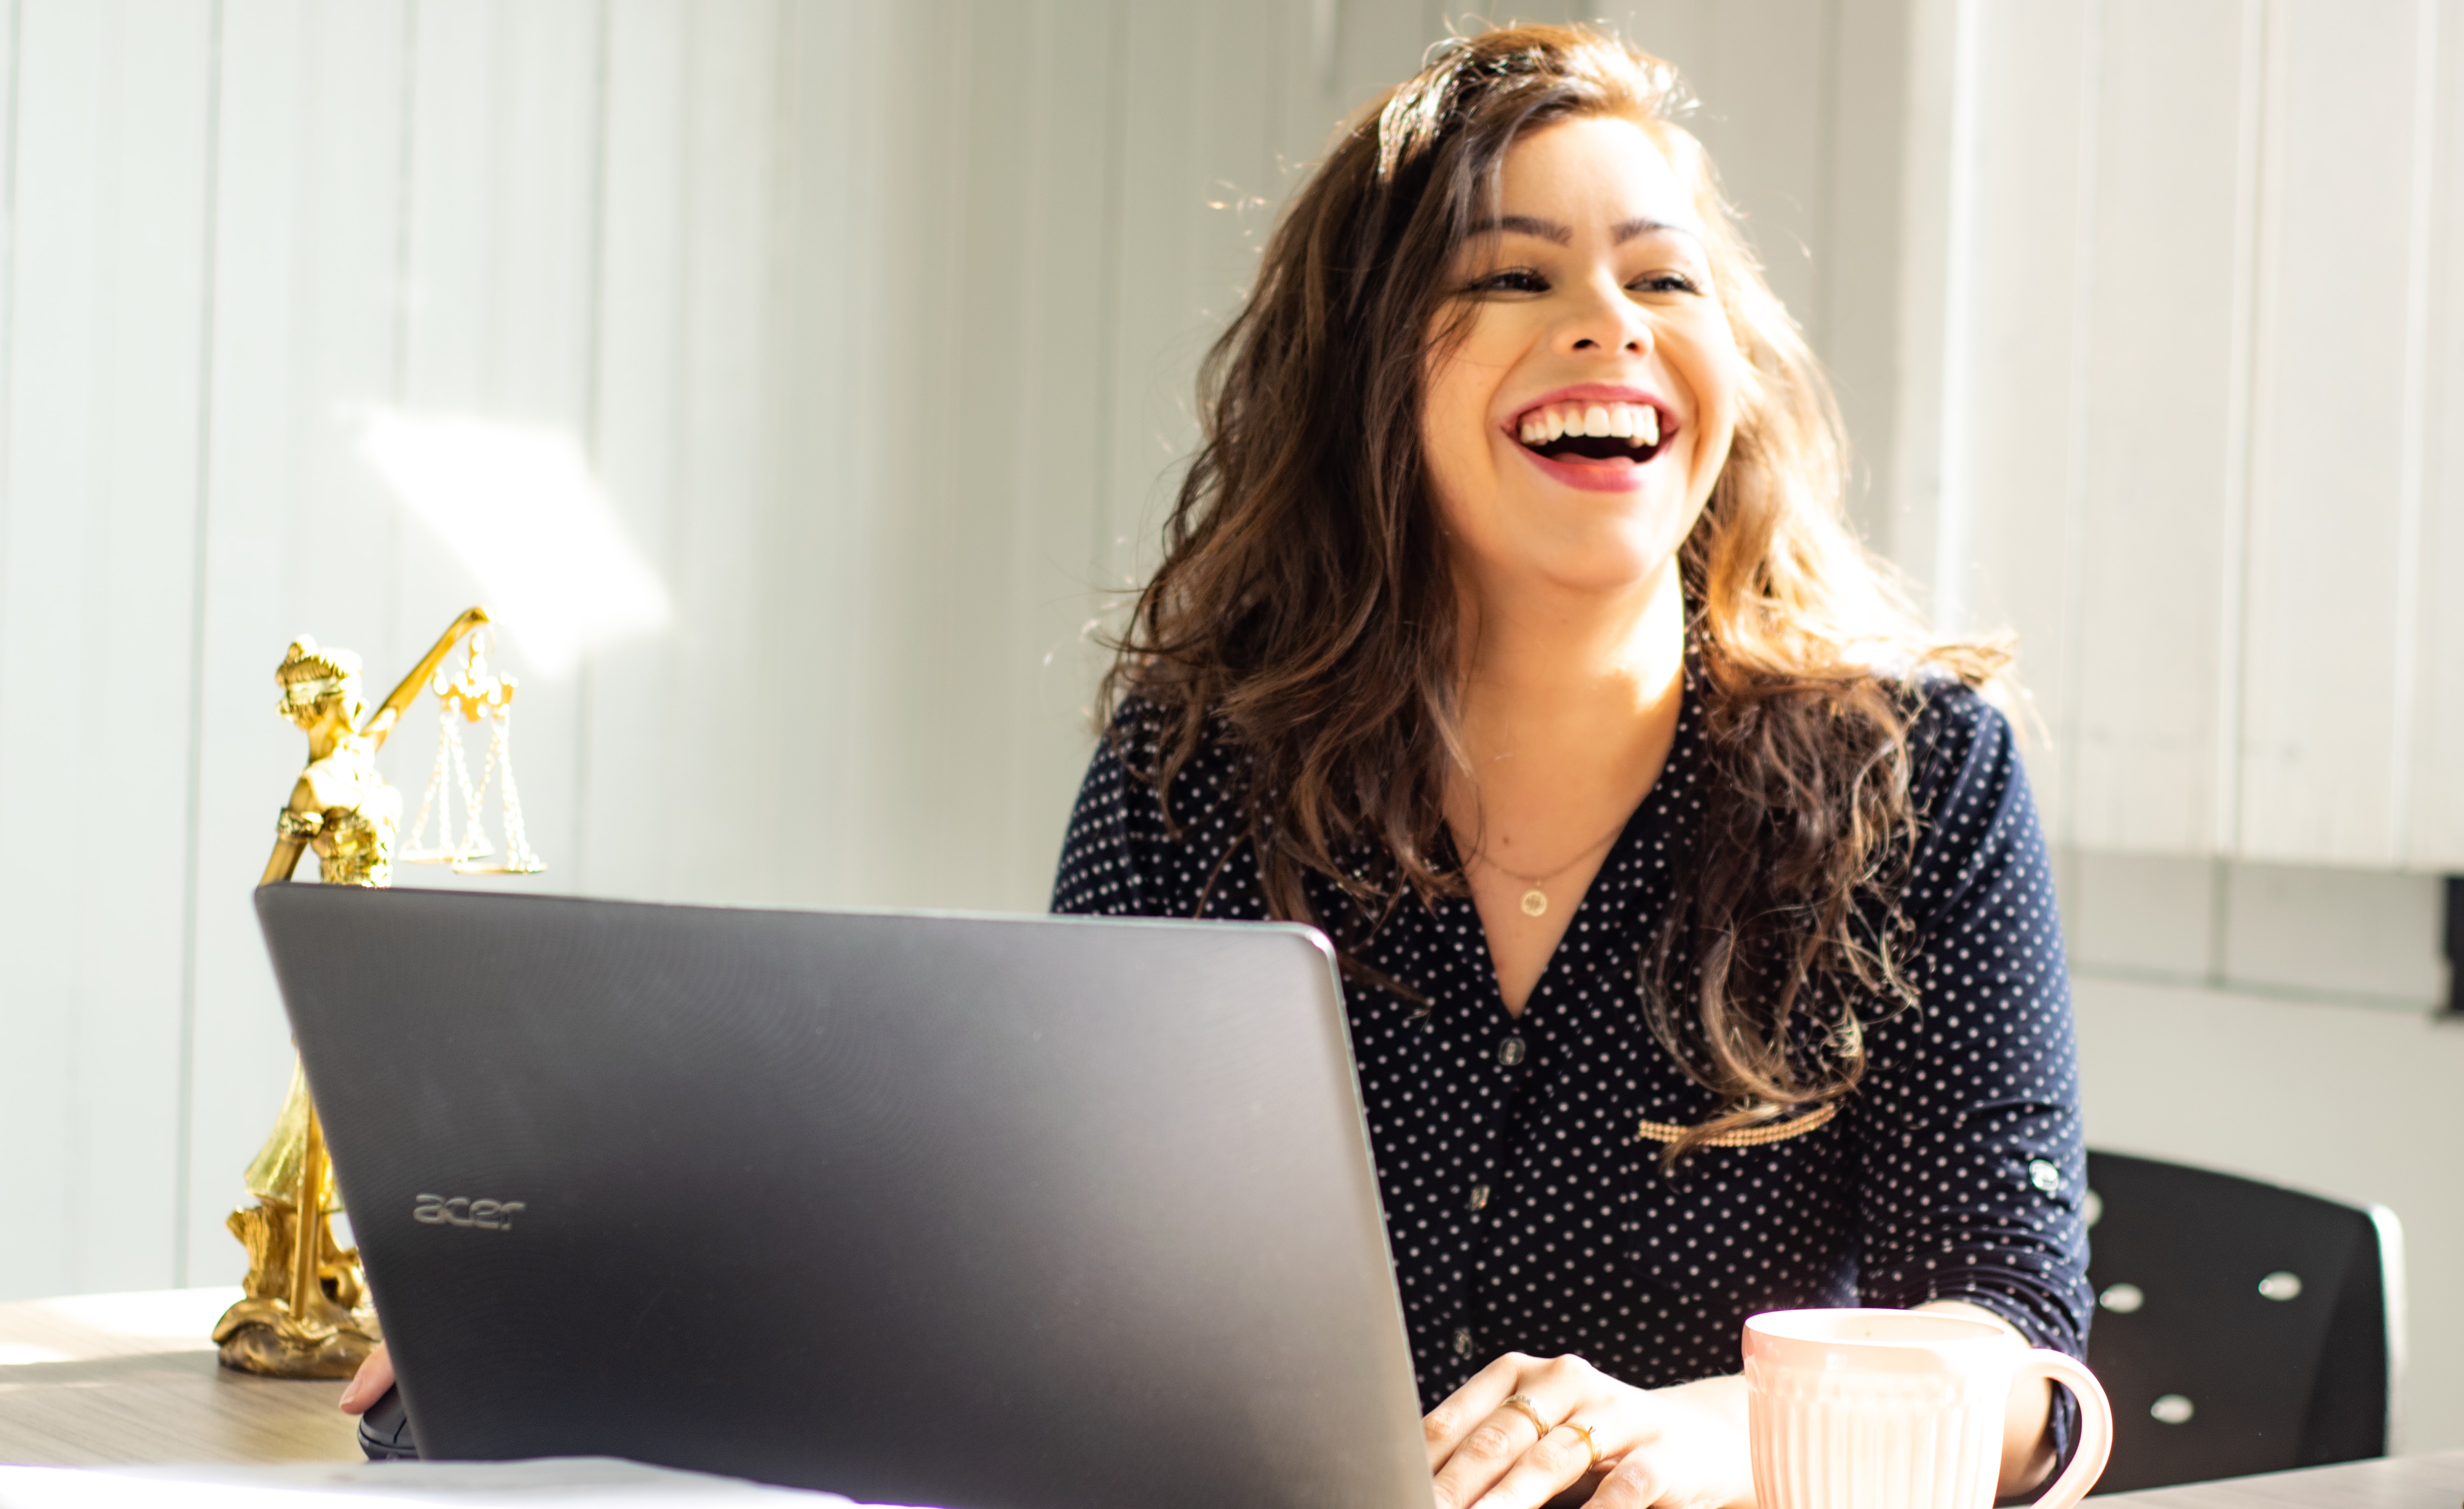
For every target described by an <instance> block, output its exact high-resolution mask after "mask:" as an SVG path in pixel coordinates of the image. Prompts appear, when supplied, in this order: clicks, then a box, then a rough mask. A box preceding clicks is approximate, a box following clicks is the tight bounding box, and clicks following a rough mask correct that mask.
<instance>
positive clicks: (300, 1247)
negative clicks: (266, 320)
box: [214, 608, 544, 1378]
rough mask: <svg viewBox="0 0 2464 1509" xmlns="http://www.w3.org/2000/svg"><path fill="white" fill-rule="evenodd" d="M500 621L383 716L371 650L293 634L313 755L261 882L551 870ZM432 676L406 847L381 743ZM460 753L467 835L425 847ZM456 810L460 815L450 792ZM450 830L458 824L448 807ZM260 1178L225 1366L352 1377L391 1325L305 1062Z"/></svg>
mask: <svg viewBox="0 0 2464 1509" xmlns="http://www.w3.org/2000/svg"><path fill="white" fill-rule="evenodd" d="M488 621H489V620H488V613H487V610H485V609H481V608H473V609H472V610H470V611H469V612H466V613H464V614H463V615H462V616H461V617H459V618H457V619H455V620H453V624H452V627H451V628H450V629H448V630H446V631H445V633H444V635H443V636H442V637H440V638H439V639H438V640H437V641H436V643H435V645H434V647H433V648H431V649H430V650H429V652H428V654H427V655H426V656H424V657H423V658H422V659H421V660H420V662H419V664H418V666H417V667H415V668H414V669H413V670H412V671H411V673H410V675H408V676H407V677H404V678H403V681H402V684H401V685H399V686H397V687H395V688H394V689H393V694H392V695H391V696H389V697H387V698H386V699H385V701H384V702H383V703H381V704H379V705H378V706H377V707H376V709H375V710H374V711H373V713H371V711H370V709H369V707H368V701H367V692H366V689H365V687H364V686H363V684H362V682H361V679H360V657H359V656H357V655H353V654H351V652H349V651H348V650H334V649H325V648H320V647H319V645H318V643H317V642H316V641H315V640H314V639H311V638H309V637H308V636H307V635H305V634H302V635H301V636H300V637H299V638H298V639H297V640H295V641H293V643H292V645H291V650H290V653H289V654H288V655H284V656H283V660H282V664H281V666H280V668H278V669H277V670H276V671H275V680H276V681H277V682H278V683H279V684H280V686H281V688H282V700H281V703H280V707H279V711H280V712H281V713H282V715H283V716H284V717H286V718H288V719H290V720H291V721H292V722H294V723H296V724H297V725H298V726H299V728H300V729H301V730H302V731H304V732H305V733H306V734H307V735H308V766H307V768H305V769H303V770H301V771H300V772H299V779H298V781H297V783H296V784H295V785H294V786H293V787H292V788H291V800H290V802H289V803H288V804H287V805H286V806H285V807H284V808H283V809H282V810H281V812H280V814H279V815H278V816H277V817H276V818H275V840H274V856H273V857H272V858H271V859H269V860H268V861H267V862H266V866H265V877H264V878H263V879H262V880H260V881H259V882H258V883H259V884H261V885H275V884H279V883H281V882H283V881H286V880H289V879H290V878H291V874H292V872H293V871H294V870H296V869H297V868H298V865H299V859H300V856H301V855H302V854H304V853H306V852H307V851H309V850H312V849H313V850H314V851H316V854H317V865H318V872H319V875H318V878H319V879H320V880H322V881H324V882H325V883H326V884H328V885H363V886H385V885H390V884H392V883H393V863H394V860H395V859H396V857H400V858H403V859H407V860H413V861H421V860H426V861H442V862H450V863H451V864H452V865H453V867H454V868H455V869H456V870H461V871H466V872H469V871H478V870H488V871H503V872H514V873H523V874H527V873H530V872H533V871H537V870H539V869H542V868H544V866H542V865H541V864H540V863H539V856H538V855H536V854H532V853H531V851H530V844H529V842H528V840H527V837H526V835H525V834H524V832H523V829H522V822H521V803H520V798H519V796H518V795H517V792H516V788H515V786H514V771H513V753H512V745H511V742H510V728H511V722H512V717H513V699H514V679H513V677H504V676H490V675H489V674H488V671H487V663H486V660H485V649H484V645H483V640H484V637H485V636H484V635H481V634H474V633H473V631H474V630H477V629H479V628H480V627H481V626H482V625H484V624H486V623H487V622H488ZM466 636H467V637H469V639H470V647H469V651H468V654H467V655H466V656H465V658H464V661H463V664H462V666H461V668H460V669H459V671H458V672H455V673H451V674H449V673H448V672H446V671H445V670H443V669H441V668H442V667H443V666H444V664H445V661H446V658H447V657H448V656H449V655H451V654H452V653H453V649H454V647H455V646H456V645H458V644H461V643H462V642H463V641H464V639H465V637H466ZM431 677H432V678H433V684H434V690H435V692H436V694H437V698H438V699H439V701H441V702H442V703H443V710H442V713H441V715H440V717H439V720H438V726H439V733H438V739H437V750H436V769H435V773H434V774H433V775H432V776H431V777H430V778H429V785H428V799H427V801H425V802H423V803H422V804H421V808H420V815H419V820H418V822H416V823H415V824H413V826H412V832H411V837H412V843H413V845H414V847H413V849H411V850H410V851H407V852H404V853H402V854H399V855H397V853H396V840H397V838H398V836H399V830H400V828H401V823H402V794H401V793H400V792H398V791H396V790H395V789H394V788H392V787H390V786H387V785H386V784H385V778H384V777H383V776H381V775H379V774H378V773H377V766H376V757H377V751H378V750H379V749H380V748H382V747H383V746H384V744H385V739H386V736H388V735H389V734H391V733H392V732H393V729H394V724H395V723H397V722H398V721H401V718H402V715H403V712H404V711H405V710H406V709H407V708H408V707H409V706H410V703H411V700H412V699H414V698H416V697H417V696H418V695H419V689H420V687H421V686H422V685H424V684H428V683H429V681H430V678H431ZM457 713H458V714H460V715H461V716H462V718H463V719H464V720H465V721H471V722H478V721H482V720H486V721H488V722H489V723H490V724H491V733H490V739H489V744H488V761H487V766H486V771H485V773H484V774H483V775H482V776H481V777H480V779H479V781H478V782H477V783H476V784H475V785H474V784H473V782H472V780H471V777H470V772H469V768H468V767H467V766H465V765H464V764H463V759H462V741H461V738H460V736H459V735H458V734H457V733H456V732H455V731H454V728H453V719H454V715H455V714H457ZM449 756H450V760H449ZM449 763H450V764H451V766H452V768H453V770H454V772H455V773H456V774H457V775H458V776H459V777H460V782H459V785H460V790H461V794H462V797H463V800H464V803H465V806H466V809H467V811H468V816H469V827H468V831H467V832H466V834H465V836H464V837H463V839H462V840H461V841H460V842H459V843H448V844H444V845H442V846H440V847H439V848H436V849H433V850H423V849H419V848H417V847H416V845H417V844H418V840H419V836H420V834H421V832H423V831H424V830H425V829H426V827H427V823H428V812H429V808H430V807H431V806H432V805H433V804H434V802H435V800H436V797H437V794H438V791H439V788H440V787H442V786H443V783H444V778H445V773H446V768H447V766H448V764H449ZM500 772H501V775H502V778H503V782H504V816H505V840H506V849H507V851H508V852H507V854H506V856H505V860H504V862H503V863H500V864H493V865H483V864H480V863H478V860H479V859H480V858H482V857H484V856H486V855H487V854H490V853H491V849H490V846H489V844H488V842H487V839H486V837H485V835H484V833H483V832H482V831H481V828H480V821H479V803H480V799H481V797H482V796H483V795H484V794H485V791H486V788H487V786H488V785H489V783H490V781H491V780H492V779H494V778H495V777H496V776H497V775H498V774H499V773H500ZM446 808H447V812H448V814H450V812H451V793H450V792H449V793H447V798H446ZM443 828H444V830H445V833H446V835H447V836H448V837H450V835H451V829H452V824H451V818H450V815H448V816H447V817H446V818H445V820H444V822H443ZM248 1187H249V1192H250V1193H252V1194H253V1195H255V1196H256V1204H255V1205H253V1206H250V1207H248V1208H246V1209H239V1210H234V1211H232V1212H231V1218H230V1220H229V1221H228V1222H227V1223H226V1224H228V1225H229V1226H230V1227H231V1234H232V1235H234V1236H236V1237H238V1238H239V1239H240V1243H241V1245H243V1246H245V1247H246V1248H247V1249H248V1278H247V1280H246V1291H247V1294H246V1298H242V1299H241V1300H240V1301H239V1302H238V1303H237V1304H234V1305H232V1306H231V1308H230V1309H229V1310H227V1311H225V1312H224V1313H223V1318H222V1319H221V1320H219V1321H217V1322H215V1325H214V1341H215V1342H216V1343H219V1344H220V1346H221V1349H222V1361H223V1365H224V1366H226V1367H236V1368H240V1369H243V1370H245V1371H248V1372H252V1373H267V1374H271V1375H273V1376H275V1377H278V1378H347V1377H349V1376H350V1375H351V1373H353V1372H354V1371H356V1370H357V1369H358V1367H359V1365H360V1363H361V1361H362V1360H363V1359H364V1358H365V1357H366V1356H367V1354H368V1351H369V1349H370V1348H372V1347H374V1346H375V1345H376V1344H377V1343H378V1342H379V1341H380V1340H382V1333H381V1332H380V1331H379V1329H378V1326H377V1317H376V1311H375V1310H374V1309H373V1308H372V1307H371V1306H370V1304H369V1303H368V1298H367V1286H366V1283H365V1282H364V1280H363V1276H362V1275H361V1272H360V1254H359V1251H358V1249H356V1248H347V1247H343V1246H342V1245H341V1244H340V1243H339V1242H337V1241H336V1240H335V1237H334V1232H333V1225H332V1218H333V1215H334V1213H335V1212H336V1211H337V1210H338V1209H341V1207H340V1205H339V1204H338V1202H337V1196H336V1191H335V1187H334V1170H333V1165H332V1162H331V1161H330V1160H329V1159H328V1158H327V1157H326V1155H325V1138H324V1129H323V1127H322V1126H321V1125H320V1124H319V1121H318V1119H317V1108H316V1106H315V1105H314V1104H312V1103H311V1102H310V1100H309V1098H308V1085H307V1080H306V1079H305V1078H304V1077H303V1076H301V1074H300V1072H299V1069H298V1067H297V1065H296V1064H295V1065H294V1066H293V1068H292V1071H291V1093H290V1095H289V1097H288V1098H286V1099H285V1100H284V1102H283V1106H282V1114H281V1116H280V1117H279V1118H277V1119H276V1121H275V1125H274V1133H273V1135H272V1136H270V1137H268V1138H267V1139H266V1142H265V1146H264V1148H263V1149H262V1150H260V1151H259V1152H258V1153H257V1155H256V1158H255V1161H254V1162H253V1163H251V1164H250V1165H248ZM303 1211H304V1212H313V1219H308V1220H305V1221H303V1219H302V1216H301V1212H303Z"/></svg>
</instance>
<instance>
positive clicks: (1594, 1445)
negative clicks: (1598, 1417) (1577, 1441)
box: [1560, 1420, 1600, 1473]
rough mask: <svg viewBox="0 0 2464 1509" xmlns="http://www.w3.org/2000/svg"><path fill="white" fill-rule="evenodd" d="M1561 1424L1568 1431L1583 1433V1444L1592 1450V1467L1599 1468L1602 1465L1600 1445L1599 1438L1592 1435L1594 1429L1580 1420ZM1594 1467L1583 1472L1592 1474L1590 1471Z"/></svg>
mask: <svg viewBox="0 0 2464 1509" xmlns="http://www.w3.org/2000/svg"><path fill="white" fill-rule="evenodd" d="M1560 1423H1561V1424H1562V1425H1564V1426H1565V1428H1566V1429H1567V1430H1569V1431H1582V1432H1583V1444H1584V1445H1585V1446H1588V1447H1590V1448H1591V1449H1592V1467H1597V1466H1599V1465H1600V1443H1599V1440H1598V1438H1597V1437H1595V1435H1593V1434H1592V1428H1591V1427H1590V1426H1588V1425H1585V1424H1584V1423H1583V1422H1582V1421H1580V1420H1566V1421H1561V1422H1560ZM1592 1467H1586V1468H1584V1469H1583V1471H1585V1472H1587V1473H1588V1472H1590V1471H1591V1470H1592Z"/></svg>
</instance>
